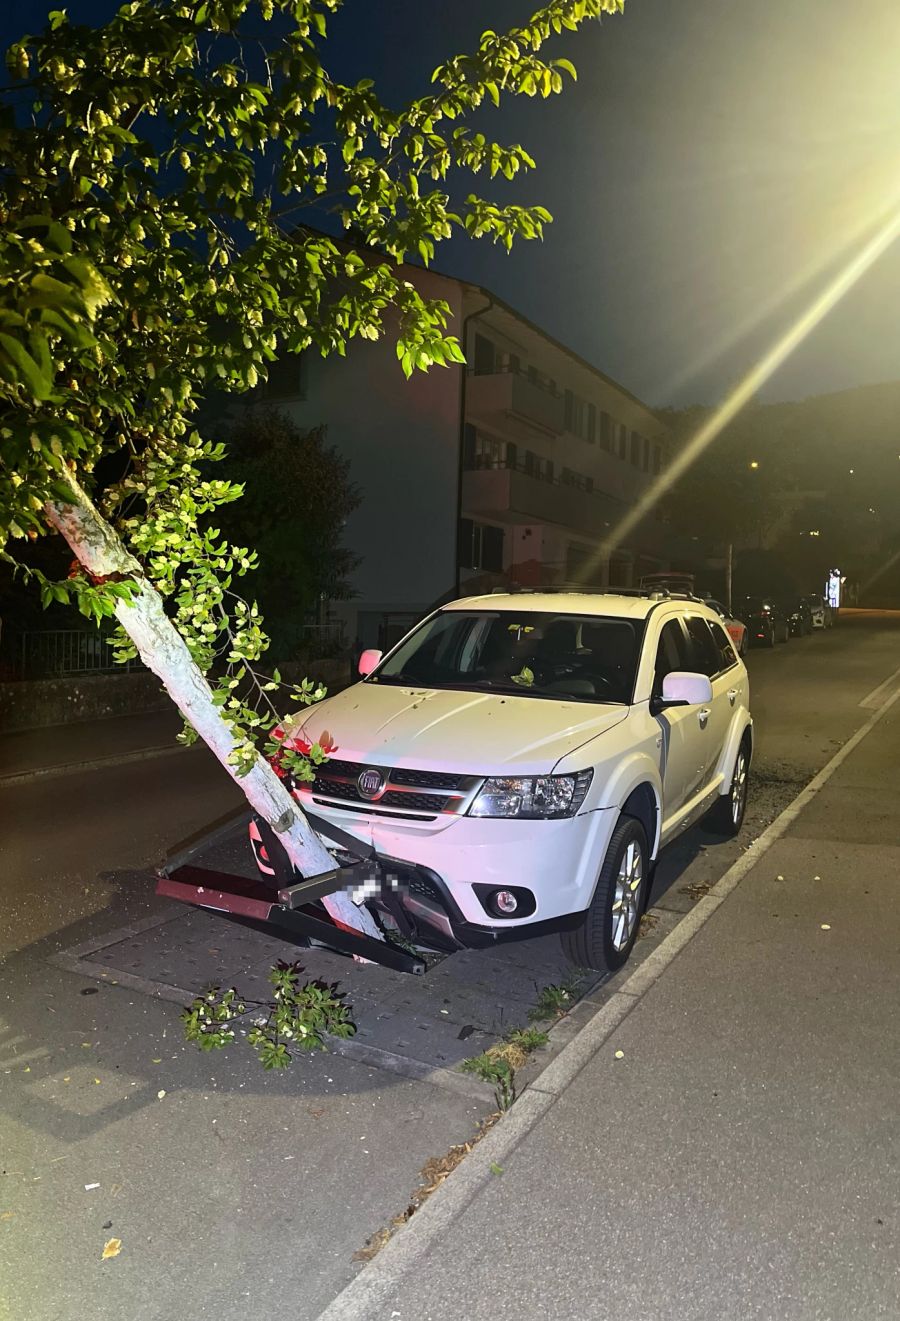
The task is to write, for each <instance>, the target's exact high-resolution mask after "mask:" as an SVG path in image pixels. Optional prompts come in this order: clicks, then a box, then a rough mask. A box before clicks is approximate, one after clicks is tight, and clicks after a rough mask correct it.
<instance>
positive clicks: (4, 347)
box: [0, 331, 51, 400]
mask: <svg viewBox="0 0 900 1321" xmlns="http://www.w3.org/2000/svg"><path fill="white" fill-rule="evenodd" d="M4 359H5V361H4ZM0 374H2V375H3V376H5V377H6V379H7V380H11V381H13V382H18V383H19V384H21V385H24V386H25V387H26V389H28V390H29V391H30V392H31V394H32V396H33V397H34V398H35V399H38V400H45V399H49V397H50V394H51V388H50V387H51V382H50V376H49V372H48V373H45V372H43V371H42V370H41V367H40V365H39V364H38V363H37V362H35V360H34V358H32V356H31V354H30V353H27V352H26V350H25V349H24V348H23V346H22V345H21V344H20V343H19V341H18V340H17V339H13V337H12V335H6V334H4V333H3V332H2V331H0Z"/></svg>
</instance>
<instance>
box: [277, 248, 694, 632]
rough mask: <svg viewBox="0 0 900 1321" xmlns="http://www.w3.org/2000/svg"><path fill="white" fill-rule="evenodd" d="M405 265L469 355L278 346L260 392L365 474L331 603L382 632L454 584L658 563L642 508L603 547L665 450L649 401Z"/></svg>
mask: <svg viewBox="0 0 900 1321" xmlns="http://www.w3.org/2000/svg"><path fill="white" fill-rule="evenodd" d="M407 269H408V274H409V278H410V279H411V280H414V281H415V283H416V285H417V286H418V288H419V289H420V290H421V292H422V293H423V295H424V296H425V297H428V298H442V299H444V300H445V301H446V302H447V303H448V304H449V306H450V309H451V312H452V315H453V323H452V326H451V330H452V331H453V332H454V333H456V334H457V335H458V336H459V338H460V339H461V341H462V342H463V344H464V347H465V352H466V357H467V365H466V367H464V368H460V367H455V366H454V367H449V368H439V367H435V368H433V369H432V370H431V371H430V372H428V373H415V374H414V375H413V376H412V378H411V379H410V380H409V381H407V380H405V379H404V377H403V374H402V372H401V370H400V367H399V364H398V362H397V358H396V353H395V350H394V344H395V340H394V339H393V338H392V336H391V335H390V333H388V334H387V335H386V336H385V338H383V339H382V340H379V341H377V342H376V343H370V342H367V341H365V342H364V341H359V342H354V343H353V344H352V345H351V346H350V347H349V349H348V352H347V356H346V357H345V358H340V357H337V356H335V355H332V356H331V357H328V358H326V359H321V358H319V357H318V356H317V355H316V354H314V353H309V354H305V355H303V357H302V359H300V360H298V359H288V360H284V361H282V362H280V363H278V364H276V366H275V369H274V370H273V371H272V373H271V376H270V381H269V384H268V386H267V387H266V388H265V390H264V391H260V392H257V398H258V399H259V398H263V399H265V400H267V401H269V402H271V403H272V404H273V405H277V406H278V407H280V408H282V409H284V410H285V411H286V412H288V413H290V414H291V416H292V417H293V418H294V420H295V421H296V422H297V423H298V424H299V425H300V426H303V427H312V426H316V425H319V424H323V423H324V424H325V425H326V426H327V428H328V439H329V441H330V443H331V444H333V445H335V446H336V447H337V448H338V449H339V450H340V451H341V453H342V454H344V455H345V456H346V457H347V458H349V460H350V463H351V472H352V476H353V480H354V481H355V482H356V483H357V484H358V485H359V487H360V488H361V491H362V497H363V498H362V503H361V505H360V508H359V509H358V510H357V511H356V512H355V513H354V514H353V515H352V516H351V518H350V519H349V520H348V523H347V528H346V538H345V541H346V544H347V546H348V547H349V548H350V549H351V550H353V551H354V552H355V554H356V555H358V556H359V559H360V563H359V567H358V569H357V570H356V573H355V576H354V580H353V590H354V597H353V599H352V600H351V601H347V602H335V603H331V605H330V607H329V609H330V618H332V619H340V620H342V621H343V622H344V623H345V625H346V631H347V634H348V637H349V638H350V640H355V641H356V642H357V644H358V645H361V646H376V645H384V644H386V643H390V642H392V641H394V640H396V638H397V637H399V636H401V635H402V633H403V632H404V631H405V630H406V628H408V627H409V625H410V624H411V623H412V622H414V620H415V619H416V618H419V617H420V616H421V615H422V614H423V613H425V612H426V611H427V610H428V609H430V608H431V607H432V606H433V605H434V604H435V603H436V602H438V601H439V600H441V599H449V598H450V597H452V596H453V595H455V594H458V593H460V594H465V593H471V592H475V591H478V590H484V589H485V588H488V589H490V587H493V586H503V585H508V584H509V583H511V582H512V583H520V584H522V585H531V586H538V585H551V584H562V583H573V582H579V583H583V584H585V585H596V586H601V585H604V586H605V585H607V584H613V585H622V586H629V585H631V584H632V583H633V582H636V581H637V580H638V577H639V575H640V574H641V573H643V572H650V571H653V570H658V569H665V568H667V567H670V564H669V556H670V554H671V553H673V551H672V546H671V537H670V535H669V530H668V528H667V527H666V526H665V524H663V523H662V522H660V521H659V518H658V516H656V515H654V514H653V513H650V514H649V515H648V516H647V517H646V518H644V519H643V520H642V522H641V523H640V524H639V525H638V527H637V528H636V529H635V530H634V531H633V532H631V533H630V534H629V535H628V536H627V537H626V538H625V539H624V542H623V544H622V545H621V546H617V547H616V549H615V550H614V551H613V553H612V554H609V553H607V552H606V551H605V550H604V543H606V542H607V540H608V539H609V537H610V535H611V534H613V533H614V531H615V529H616V527H617V526H618V525H619V523H620V522H621V520H622V519H623V517H624V516H625V515H626V514H627V513H628V512H629V511H630V510H632V509H633V508H634V506H635V505H636V504H637V503H638V502H639V501H640V500H641V498H642V497H643V496H644V495H645V493H646V492H647V490H648V488H649V486H650V484H651V483H652V481H653V479H654V477H655V476H656V475H657V474H658V473H660V472H661V471H662V470H663V469H664V467H665V465H666V462H667V458H668V445H669V439H668V434H667V431H666V427H665V426H664V424H663V423H662V421H661V420H660V419H659V418H658V417H657V416H656V414H655V413H654V412H653V410H652V409H650V408H649V407H647V405H645V404H643V403H641V401H640V400H639V399H636V398H635V397H634V396H633V395H632V394H630V393H629V391H627V390H626V389H624V388H623V387H622V386H620V385H617V384H616V383H615V382H614V381H612V380H610V379H609V378H608V377H606V376H605V375H604V374H603V373H602V372H600V371H598V370H597V369H596V368H595V367H593V366H591V364H590V363H588V362H586V361H584V359H582V358H580V357H579V356H578V355H577V354H576V353H574V352H572V351H571V350H570V349H567V348H566V347H565V346H564V345H563V344H560V343H559V342H557V341H556V340H555V339H553V338H552V337H551V336H549V335H547V334H546V333H545V332H543V331H542V330H541V329H540V328H539V327H537V326H535V325H533V324H532V323H531V322H530V321H528V320H527V319H526V318H525V317H523V316H521V315H520V314H519V313H517V312H516V311H514V310H513V309H512V308H511V307H509V306H507V305H506V304H505V303H504V302H502V300H500V299H498V298H496V297H495V296H494V295H493V294H491V293H489V292H488V291H487V290H484V289H482V288H479V287H476V286H473V285H470V284H467V283H465V282H464V281H461V280H456V279H453V278H451V277H448V276H445V275H440V274H437V273H435V272H431V271H423V270H421V269H419V268H416V267H409V268H407ZM388 329H389V331H390V327H389V328H388ZM298 517H302V510H298ZM682 558H683V557H682Z"/></svg>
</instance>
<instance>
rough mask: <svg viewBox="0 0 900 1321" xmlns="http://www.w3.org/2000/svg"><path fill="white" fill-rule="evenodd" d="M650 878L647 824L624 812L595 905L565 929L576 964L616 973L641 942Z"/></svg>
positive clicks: (565, 947) (564, 937) (568, 951)
mask: <svg viewBox="0 0 900 1321" xmlns="http://www.w3.org/2000/svg"><path fill="white" fill-rule="evenodd" d="M649 876H650V848H649V845H648V843H647V836H646V833H645V831H644V827H643V826H642V825H641V823H640V822H639V821H636V820H635V819H634V817H630V816H623V817H622V818H621V819H620V821H619V823H618V825H617V826H616V828H615V830H614V831H613V836H612V839H611V840H610V841H609V848H608V849H607V850H606V857H605V858H604V859H603V866H602V867H601V868H600V876H599V878H598V880H597V887H596V889H595V890H594V897H593V899H592V900H591V905H590V907H589V908H588V910H587V912H586V913H585V915H584V919H583V921H582V922H581V923H580V924H579V926H577V927H576V928H575V930H574V931H564V932H563V933H562V947H563V953H564V954H565V956H566V958H567V959H568V960H569V962H570V963H572V964H573V965H574V966H575V967H576V968H593V969H595V970H596V971H597V972H615V970H616V969H617V968H621V967H622V965H623V963H625V961H626V960H627V958H628V956H629V954H630V953H631V951H632V948H633V946H634V942H635V940H637V934H638V928H639V927H640V924H641V914H642V913H643V911H644V901H645V899H646V893H647V884H648V880H649Z"/></svg>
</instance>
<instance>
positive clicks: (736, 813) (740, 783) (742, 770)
mask: <svg viewBox="0 0 900 1321" xmlns="http://www.w3.org/2000/svg"><path fill="white" fill-rule="evenodd" d="M746 802H747V754H746V752H744V750H743V748H741V750H740V752H739V753H738V756H737V761H736V763H735V767H734V775H733V777H732V780H731V819H732V821H733V822H734V824H735V825H737V824H738V823H739V822H740V820H741V818H742V817H743V815H744V808H745V806H746Z"/></svg>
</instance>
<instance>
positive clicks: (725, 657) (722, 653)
mask: <svg viewBox="0 0 900 1321" xmlns="http://www.w3.org/2000/svg"><path fill="white" fill-rule="evenodd" d="M706 622H707V623H708V624H709V627H710V631H711V633H712V635H713V641H714V642H715V644H716V647H717V648H718V651H719V669H720V670H730V669H731V667H732V665H734V664H735V661H736V657H735V654H734V647H733V646H732V645H731V638H730V637H729V636H728V634H727V633H726V632H725V630H724V628H723V627H722V625H721V624H714V623H711V622H710V621H709V620H707V621H706Z"/></svg>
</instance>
